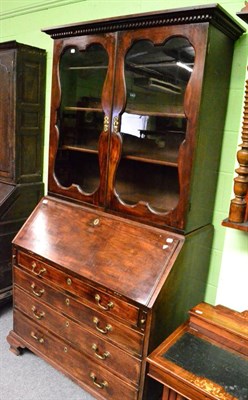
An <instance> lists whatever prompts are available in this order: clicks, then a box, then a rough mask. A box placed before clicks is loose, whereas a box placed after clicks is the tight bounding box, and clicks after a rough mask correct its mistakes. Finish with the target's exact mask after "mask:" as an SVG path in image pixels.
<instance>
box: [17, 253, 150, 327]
mask: <svg viewBox="0 0 248 400" xmlns="http://www.w3.org/2000/svg"><path fill="white" fill-rule="evenodd" d="M17 263H18V265H19V266H21V267H23V268H25V269H27V270H28V271H29V272H30V273H31V274H32V275H33V276H36V277H39V278H41V279H43V280H44V281H46V282H48V283H50V282H52V283H53V285H54V284H55V285H57V286H59V287H60V288H62V289H64V290H66V291H67V292H70V293H72V294H74V295H76V296H77V297H79V298H80V299H82V301H83V302H85V303H88V304H90V306H91V307H93V308H95V309H98V310H100V311H101V312H104V313H106V314H110V315H112V316H114V317H117V318H120V319H122V320H123V322H124V323H125V324H129V325H134V326H139V327H141V329H142V330H144V328H145V319H144V314H142V312H140V310H139V308H138V307H136V306H134V305H133V304H130V303H127V302H126V301H124V300H121V299H120V298H118V297H117V296H114V295H112V294H109V293H105V292H104V291H102V290H99V289H97V288H95V287H93V286H90V285H88V284H86V283H85V282H83V281H81V280H80V279H78V278H75V277H72V276H70V275H69V274H67V273H65V272H63V271H61V270H60V269H56V268H54V267H51V266H50V265H49V264H47V263H44V262H42V261H41V260H38V259H37V258H36V257H33V256H31V255H29V254H26V253H23V252H22V251H18V252H17Z"/></svg>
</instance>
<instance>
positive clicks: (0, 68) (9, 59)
mask: <svg viewBox="0 0 248 400" xmlns="http://www.w3.org/2000/svg"><path fill="white" fill-rule="evenodd" d="M14 62H15V53H14V51H13V52H11V51H6V52H4V51H2V52H1V58H0V82H1V85H0V177H1V179H4V180H7V181H12V180H14V171H15V170H14V163H13V157H14V154H13V152H14V148H15V147H14V146H15V142H14V115H13V107H14V96H15V90H14V85H13V68H14Z"/></svg>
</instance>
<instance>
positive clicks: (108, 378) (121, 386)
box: [14, 310, 138, 400]
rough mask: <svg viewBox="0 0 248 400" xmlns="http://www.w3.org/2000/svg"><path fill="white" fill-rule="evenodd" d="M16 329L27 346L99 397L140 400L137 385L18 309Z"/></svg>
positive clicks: (114, 399) (15, 312) (15, 315)
mask: <svg viewBox="0 0 248 400" xmlns="http://www.w3.org/2000/svg"><path fill="white" fill-rule="evenodd" d="M14 332H15V333H16V334H17V335H19V336H20V337H21V338H22V339H23V340H24V341H25V343H26V344H27V347H28V348H29V349H30V350H32V351H34V353H37V354H38V355H41V356H43V358H44V359H45V360H46V361H48V362H49V361H50V362H51V364H52V365H53V366H55V367H57V369H58V370H60V371H62V372H64V373H65V374H66V375H68V376H69V377H71V378H72V379H73V380H75V381H76V382H77V383H79V384H80V385H81V386H82V387H84V388H86V390H87V388H88V390H89V391H90V392H91V393H92V394H93V395H94V394H95V395H96V397H98V398H102V399H105V398H106V399H112V400H120V399H125V400H137V398H138V392H137V390H136V389H135V388H133V387H131V386H130V385H128V384H126V383H124V382H123V381H122V380H120V379H119V378H118V377H116V376H114V375H112V374H111V373H110V372H109V371H107V370H105V369H104V368H102V367H101V366H99V365H98V364H97V363H94V361H93V360H90V359H89V358H86V357H85V356H84V355H83V354H81V353H80V352H79V351H77V350H75V349H73V348H72V347H70V346H68V344H65V343H64V342H63V341H62V340H60V339H58V338H57V337H55V336H52V335H51V334H49V333H48V332H47V331H46V330H44V329H42V328H41V327H40V326H37V324H36V323H34V322H32V321H30V320H29V318H27V317H25V316H24V315H23V314H22V313H20V312H19V311H16V310H15V311H14Z"/></svg>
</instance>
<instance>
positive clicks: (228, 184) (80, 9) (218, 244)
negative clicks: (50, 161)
mask: <svg viewBox="0 0 248 400" xmlns="http://www.w3.org/2000/svg"><path fill="white" fill-rule="evenodd" d="M208 3H209V4H211V3H212V1H202V2H199V1H191V0H187V1H185V0H178V1H177V2H175V1H171V0H168V1H165V0H43V1H37V0H1V2H0V41H1V42H4V41H8V40H17V41H19V42H23V43H27V44H30V45H34V46H38V47H41V48H45V49H46V50H47V53H48V62H47V99H46V125H45V126H46V134H45V171H44V177H45V180H46V176H47V156H48V135H49V133H48V132H49V110H50V89H51V62H52V46H53V41H52V40H51V39H50V37H49V36H47V35H46V34H44V33H42V32H41V29H43V28H46V27H51V26H57V25H63V24H70V23H72V22H79V21H86V20H95V19H101V18H108V17H113V16H118V15H127V14H133V13H140V12H148V11H155V10H161V9H169V8H177V7H186V6H197V5H198V4H208ZM220 4H221V5H222V6H223V7H224V8H226V10H227V11H228V12H229V13H230V14H232V15H233V16H234V17H235V15H236V12H238V11H240V10H241V8H242V7H243V6H244V2H243V1H229V0H223V1H222V2H221V3H220ZM238 20H239V19H238ZM239 22H240V23H241V24H243V25H244V26H246V25H245V23H244V22H242V21H241V20H239ZM246 27H247V28H248V26H246ZM247 58H248V35H247V34H245V35H243V36H242V37H241V38H240V39H239V40H238V41H237V42H236V44H235V51H234V60H233V67H232V77H231V86H230V96H229V103H228V112H227V117H226V124H225V132H224V142H223V148H222V155H221V165H220V170H219V181H218V189H217V196H216V204H215V211H214V221H213V222H214V227H215V237H214V244H213V252H212V259H211V265H210V272H209V278H208V286H207V294H206V299H205V300H206V301H207V302H209V303H212V304H214V303H215V302H216V298H217V302H218V303H222V304H224V305H227V306H229V307H231V308H235V309H240V310H243V309H245V308H248V291H247V290H246V287H245V286H247V285H245V284H244V282H247V281H248V234H247V233H244V232H238V231H235V230H231V229H227V228H224V227H222V226H221V221H222V220H223V219H224V218H226V217H227V215H228V210H229V204H230V198H231V197H232V196H233V194H232V189H233V177H234V175H235V174H234V166H235V162H236V161H235V160H236V152H237V148H238V147H237V146H238V143H239V141H240V131H241V122H242V110H243V96H244V82H245V77H246V65H247V63H248V62H247Z"/></svg>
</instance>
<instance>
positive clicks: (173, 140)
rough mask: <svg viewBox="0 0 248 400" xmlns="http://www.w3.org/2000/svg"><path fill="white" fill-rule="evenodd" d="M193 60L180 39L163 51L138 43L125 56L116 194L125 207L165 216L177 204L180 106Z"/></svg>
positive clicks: (182, 123) (185, 42)
mask: <svg viewBox="0 0 248 400" xmlns="http://www.w3.org/2000/svg"><path fill="white" fill-rule="evenodd" d="M194 57H195V53H194V49H193V47H192V46H191V44H190V43H189V41H188V40H187V39H185V38H182V37H174V38H172V39H170V40H168V41H167V42H165V43H164V44H162V45H154V44H153V43H152V42H151V41H148V40H142V41H138V42H136V43H135V44H134V45H133V46H132V47H131V49H130V50H129V51H128V53H127V55H126V59H125V80H126V88H127V103H126V109H125V112H124V113H123V114H122V116H121V135H122V139H123V152H122V158H121V161H120V164H119V167H118V171H117V177H116V190H117V192H118V194H119V196H120V198H121V199H122V201H124V202H125V203H127V204H130V205H133V204H136V203H137V202H139V201H144V202H147V203H149V205H150V207H151V208H153V209H154V210H155V211H158V212H165V211H168V210H170V209H173V208H175V207H176V205H177V203H178V199H179V182H178V151H179V147H180V145H181V144H182V142H183V141H184V140H185V134H186V129H187V120H186V116H185V114H184V108H183V103H184V94H185V90H186V87H187V83H188V81H189V78H190V76H191V73H192V70H193V66H194Z"/></svg>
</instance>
